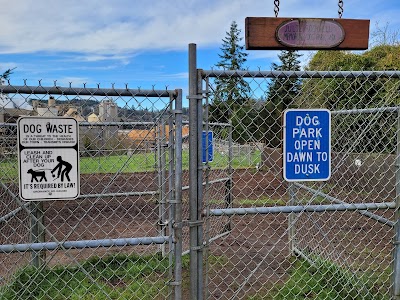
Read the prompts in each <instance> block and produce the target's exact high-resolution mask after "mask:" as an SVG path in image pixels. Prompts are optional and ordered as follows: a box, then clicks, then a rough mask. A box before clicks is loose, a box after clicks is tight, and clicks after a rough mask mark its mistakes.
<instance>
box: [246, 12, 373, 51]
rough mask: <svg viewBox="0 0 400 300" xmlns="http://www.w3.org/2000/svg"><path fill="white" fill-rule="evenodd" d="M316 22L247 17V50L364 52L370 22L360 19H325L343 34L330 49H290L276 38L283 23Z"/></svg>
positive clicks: (304, 47)
mask: <svg viewBox="0 0 400 300" xmlns="http://www.w3.org/2000/svg"><path fill="white" fill-rule="evenodd" d="M308 19H309V20H310V19H312V20H316V18H270V17H247V18H246V20H245V35H246V49H247V50H366V49H368V41H369V25H370V20H360V19H327V18H318V19H317V20H328V21H335V22H337V23H339V24H340V25H341V26H342V27H343V30H344V32H345V37H344V39H343V42H341V43H340V44H339V45H337V46H335V47H332V48H319V47H310V46H307V45H305V46H302V47H290V46H284V45H282V44H281V43H279V41H278V40H277V38H276V30H277V29H278V28H279V27H280V26H281V25H282V24H283V23H285V22H288V21H291V20H308Z"/></svg>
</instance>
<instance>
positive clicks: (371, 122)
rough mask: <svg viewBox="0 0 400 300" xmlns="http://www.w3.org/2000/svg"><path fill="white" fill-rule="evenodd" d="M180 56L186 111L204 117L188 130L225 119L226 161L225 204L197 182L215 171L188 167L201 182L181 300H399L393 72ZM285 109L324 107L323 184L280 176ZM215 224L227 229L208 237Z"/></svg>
mask: <svg viewBox="0 0 400 300" xmlns="http://www.w3.org/2000/svg"><path fill="white" fill-rule="evenodd" d="M189 58H190V59H192V64H193V66H192V68H189V70H190V78H192V80H193V81H195V82H197V84H193V85H192V89H191V90H190V92H191V93H190V96H189V98H190V100H191V101H192V102H191V104H192V108H193V110H194V111H195V112H193V115H194V114H195V113H197V115H196V116H197V118H199V119H201V120H203V121H204V123H200V122H197V127H198V128H197V133H195V134H199V132H200V131H201V130H208V129H207V126H209V125H207V124H211V123H225V122H227V123H229V124H230V125H231V130H232V137H233V139H232V141H231V142H230V147H231V148H230V149H229V151H231V152H232V154H233V155H232V159H231V160H232V161H233V162H234V163H233V164H232V166H231V168H232V169H231V171H230V178H231V179H232V181H231V186H229V189H230V192H229V195H230V197H231V198H230V200H229V207H227V203H226V198H225V196H224V193H219V194H215V193H214V194H213V196H210V195H211V193H210V192H209V190H210V187H207V185H204V184H205V182H206V181H207V180H206V178H207V172H209V173H212V172H213V171H216V172H219V170H220V169H221V168H222V167H221V166H213V165H212V163H206V164H202V163H200V162H199V160H197V161H195V159H196V157H195V158H194V161H195V162H193V165H192V164H191V166H193V167H194V166H196V169H197V170H201V172H199V173H198V174H197V176H198V177H197V179H196V180H198V182H202V184H203V189H202V190H197V191H194V193H196V192H197V194H196V196H197V199H202V201H198V202H194V203H195V204H193V206H197V207H199V210H198V211H197V212H195V213H194V214H193V215H192V216H193V219H192V223H193V225H192V226H193V227H195V228H196V229H197V231H196V230H194V231H193V232H192V234H193V236H195V238H193V240H191V251H192V252H191V254H192V255H193V256H192V257H194V258H195V259H194V260H195V261H191V264H193V265H192V266H191V292H192V293H191V299H203V298H204V299H309V298H311V299H398V298H399V297H400V290H399V286H400V277H399V274H400V273H399V271H400V268H399V262H400V255H399V251H400V249H399V248H400V246H399V241H398V240H399V209H398V207H399V196H398V195H399V186H400V185H399V182H400V180H399V178H400V172H399V167H398V166H399V162H398V160H399V157H400V146H399V145H400V133H399V132H400V126H399V125H400V123H399V122H400V115H399V111H400V110H399V106H398V105H399V100H400V95H399V88H400V81H399V77H400V73H399V72H395V71H394V72H389V71H387V72H365V71H364V72H344V71H343V72H322V71H315V72H314V71H307V72H294V71H265V72H263V71H254V72H253V71H220V70H210V71H206V70H197V69H195V68H194V66H195V65H196V60H195V45H190V46H189ZM189 61H190V60H189ZM196 80H197V81H196ZM190 82H191V80H190ZM229 82H230V83H231V82H235V84H232V85H230V86H231V87H232V86H234V87H235V86H238V85H239V84H243V82H244V83H245V84H243V85H247V86H248V87H249V90H248V91H249V92H248V93H247V94H246V97H242V98H241V97H237V98H236V99H235V100H232V98H229V97H232V94H233V93H231V94H230V93H229V90H228V91H227V90H223V89H221V86H224V84H226V85H225V87H226V86H228V84H227V83H229ZM272 85H275V87H274V89H273V90H272V89H271V86H272ZM295 85H296V86H297V87H298V88H296V89H295V88H294V86H295ZM189 86H191V85H189ZM290 88H292V89H290ZM221 90H222V91H221ZM282 90H284V92H282ZM268 91H275V92H274V93H275V94H272V93H269V94H268ZM235 101H239V102H235ZM285 105H286V106H285ZM196 108H197V111H196ZM286 108H302V109H304V108H306V109H307V108H328V109H329V110H330V111H331V113H332V176H331V178H330V180H329V181H326V182H306V183H298V182H294V183H287V182H285V181H283V179H282V150H281V147H282V146H281V130H282V123H281V115H282V113H283V111H284V110H285V109H286ZM191 116H192V115H191ZM227 116H228V117H227ZM197 120H198V119H197ZM195 125H196V124H195ZM191 126H192V125H191ZM191 129H192V128H191ZM217 134H219V135H221V136H225V138H226V139H228V136H229V135H226V133H224V130H221V129H219V130H217ZM200 148H201V147H200V145H198V149H200ZM238 148H248V149H251V150H250V151H249V153H251V154H250V159H248V157H247V156H246V155H242V154H241V153H240V151H237V150H235V149H238ZM200 152H201V150H199V155H198V156H197V159H199V156H200ZM215 155H216V156H217V155H222V153H220V154H217V153H216V154H215ZM225 168H227V169H229V167H228V165H227V164H225ZM194 178H196V177H194ZM199 178H201V179H199ZM197 188H198V186H197ZM210 204H212V205H210ZM196 213H197V215H196ZM196 217H197V219H196ZM221 217H223V218H229V230H228V231H227V233H226V234H225V235H223V236H222V237H221V238H219V239H215V240H213V241H211V239H210V238H209V235H208V231H209V230H210V228H212V225H210V224H218V223H216V220H215V219H219V218H221ZM196 222H197V223H196ZM219 224H226V223H224V222H220V223H219ZM210 226H211V227H210ZM216 228H218V227H216ZM223 228H224V227H223V226H221V225H220V226H219V230H221V231H222V232H223ZM200 230H201V232H199V231H200ZM201 234H203V236H201ZM202 239H203V240H202ZM203 256H204V263H203V262H202V261H201V259H202V258H203ZM196 261H197V265H196ZM202 268H204V270H203V269H202ZM203 272H204V273H203ZM203 274H204V277H203ZM194 278H195V279H194ZM193 290H195V291H193Z"/></svg>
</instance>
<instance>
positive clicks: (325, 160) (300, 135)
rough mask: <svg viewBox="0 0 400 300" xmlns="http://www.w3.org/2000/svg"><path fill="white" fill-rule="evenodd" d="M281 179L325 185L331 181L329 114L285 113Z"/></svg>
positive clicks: (320, 111)
mask: <svg viewBox="0 0 400 300" xmlns="http://www.w3.org/2000/svg"><path fill="white" fill-rule="evenodd" d="M283 124H284V125H283V127H284V128H283V178H284V179H285V180H286V181H326V180H328V179H329V178H330V177H331V112H330V111H329V110H327V109H288V110H286V111H285V113H284V116H283Z"/></svg>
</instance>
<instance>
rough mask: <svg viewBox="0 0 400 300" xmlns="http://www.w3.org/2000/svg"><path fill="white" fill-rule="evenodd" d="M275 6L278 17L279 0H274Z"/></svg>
mask: <svg viewBox="0 0 400 300" xmlns="http://www.w3.org/2000/svg"><path fill="white" fill-rule="evenodd" d="M274 6H275V7H274V12H275V18H277V17H278V14H279V0H274Z"/></svg>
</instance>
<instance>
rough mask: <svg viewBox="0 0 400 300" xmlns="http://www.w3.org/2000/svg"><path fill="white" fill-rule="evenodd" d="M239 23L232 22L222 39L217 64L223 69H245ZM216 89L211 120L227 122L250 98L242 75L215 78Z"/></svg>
mask: <svg viewBox="0 0 400 300" xmlns="http://www.w3.org/2000/svg"><path fill="white" fill-rule="evenodd" d="M240 33H241V30H239V29H238V26H237V23H236V22H235V21H233V22H232V24H231V27H230V30H229V32H227V33H226V37H225V38H224V39H223V40H222V47H221V48H220V49H221V51H222V54H219V57H220V59H221V60H220V61H219V62H218V63H217V64H216V65H215V66H216V67H218V68H219V69H223V70H244V67H243V65H244V63H245V62H246V57H247V55H248V54H247V53H245V52H243V50H244V46H243V45H241V44H240V42H241V40H242V39H243V38H242V37H241V36H240ZM214 83H215V90H214V91H213V94H212V104H211V105H210V121H213V122H220V123H227V122H228V121H229V119H230V117H231V116H232V115H233V113H234V112H235V111H236V110H237V109H238V108H239V107H240V106H241V105H242V104H243V103H245V102H246V100H247V99H248V94H249V93H250V87H249V84H248V83H247V82H246V81H245V80H244V79H243V78H240V77H219V78H216V79H215V82H214Z"/></svg>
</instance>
